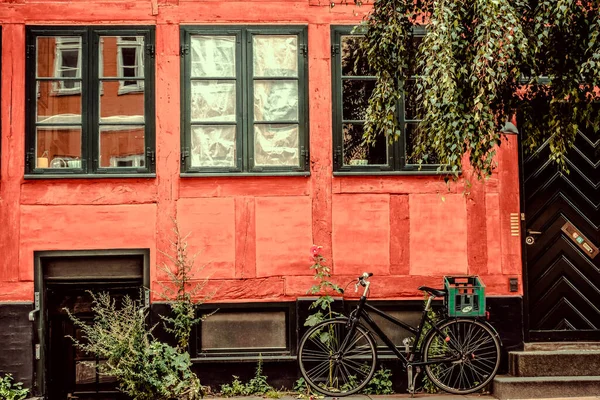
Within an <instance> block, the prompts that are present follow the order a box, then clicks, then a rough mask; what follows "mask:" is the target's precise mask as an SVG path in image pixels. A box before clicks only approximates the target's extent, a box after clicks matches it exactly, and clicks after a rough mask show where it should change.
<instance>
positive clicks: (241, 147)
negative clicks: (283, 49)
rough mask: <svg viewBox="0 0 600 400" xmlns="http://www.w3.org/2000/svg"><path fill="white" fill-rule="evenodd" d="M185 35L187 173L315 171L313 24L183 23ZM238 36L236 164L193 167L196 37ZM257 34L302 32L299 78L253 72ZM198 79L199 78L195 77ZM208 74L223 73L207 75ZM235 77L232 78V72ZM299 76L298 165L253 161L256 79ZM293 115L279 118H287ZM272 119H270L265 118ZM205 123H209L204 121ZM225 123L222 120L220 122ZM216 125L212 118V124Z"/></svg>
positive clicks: (184, 166) (183, 129) (183, 119)
mask: <svg viewBox="0 0 600 400" xmlns="http://www.w3.org/2000/svg"><path fill="white" fill-rule="evenodd" d="M180 35H181V36H180V39H181V55H182V60H181V104H182V112H181V160H180V161H181V176H182V177H186V176H187V177H194V176H269V175H272V176H278V175H284V176H288V175H290V176H309V175H310V162H309V159H310V158H309V116H308V114H309V105H308V28H307V26H306V25H202V26H198V25H193V26H192V25H190V26H182V27H181V30H180ZM195 35H203V36H224V35H227V36H235V37H236V48H235V55H236V66H235V73H236V77H235V81H236V121H235V124H231V125H235V126H236V127H237V130H236V160H235V164H236V165H235V167H193V166H192V165H191V148H192V146H191V140H192V130H191V127H192V121H191V87H192V85H191V82H192V77H191V60H192V57H191V48H190V47H191V37H192V36H195ZM254 35H296V36H297V37H298V76H297V78H293V77H289V78H279V77H269V78H265V77H258V78H255V77H254V76H253V68H254V66H253V62H252V61H253V47H252V46H253V43H252V38H253V36H254ZM194 79H196V78H194ZM203 79H207V80H215V79H223V78H219V77H212V78H211V77H206V78H203ZM230 79H231V78H230ZM260 79H269V80H271V79H274V80H282V79H284V80H287V79H290V80H291V79H297V80H298V121H297V122H292V121H290V123H297V124H298V158H299V165H298V166H254V165H253V152H254V140H253V137H254V136H253V127H254V123H255V121H254V119H253V116H254V112H253V104H254V103H253V94H254V93H253V90H254V89H253V88H254V85H253V84H252V83H253V82H254V80H260ZM285 122H287V121H277V123H281V124H284V123H285ZM264 123H266V122H264ZM203 124H204V123H203ZM217 124H219V125H221V124H222V123H221V122H219V123H217ZM207 125H210V124H207Z"/></svg>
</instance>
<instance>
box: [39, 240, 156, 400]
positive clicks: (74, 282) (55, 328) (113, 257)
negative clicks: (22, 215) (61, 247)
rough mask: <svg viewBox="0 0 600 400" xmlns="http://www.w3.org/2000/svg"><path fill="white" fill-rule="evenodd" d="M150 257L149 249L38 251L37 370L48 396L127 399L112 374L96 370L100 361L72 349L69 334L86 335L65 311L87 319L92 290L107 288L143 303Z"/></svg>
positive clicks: (118, 297)
mask: <svg viewBox="0 0 600 400" xmlns="http://www.w3.org/2000/svg"><path fill="white" fill-rule="evenodd" d="M148 255H149V253H148V251H147V250H122V251H103V252H102V251H85V252H83V251H82V252H44V253H36V264H37V265H38V270H37V276H36V290H38V291H40V292H41V293H43V295H41V296H40V298H41V311H42V315H43V318H40V320H39V322H38V332H39V335H38V339H37V340H39V342H40V352H39V357H38V360H39V361H38V362H37V366H36V370H37V371H38V373H37V375H38V383H39V387H41V388H43V389H42V392H43V394H45V397H46V399H48V400H69V399H78V400H122V399H126V397H125V396H123V395H122V394H121V393H120V392H119V391H118V389H117V388H118V383H117V382H116V380H115V379H114V378H113V377H111V376H106V375H104V374H98V373H97V370H96V366H97V365H98V363H102V362H104V360H101V359H97V358H96V357H94V356H93V355H90V354H86V353H85V352H83V351H81V350H78V349H76V348H75V346H74V345H73V340H72V339H71V337H73V338H77V339H78V340H85V339H84V338H83V335H82V333H81V329H80V328H78V327H76V326H75V325H74V324H73V322H72V321H71V319H70V318H69V316H68V314H67V311H66V310H67V309H68V310H69V311H70V312H71V313H72V314H73V315H75V316H76V317H77V318H79V319H80V320H82V321H86V322H87V321H89V322H90V323H91V322H92V321H93V318H94V313H93V312H92V296H91V294H90V292H92V293H100V292H107V293H109V294H110V295H111V297H112V298H114V299H115V301H116V302H117V304H120V302H121V299H122V298H123V297H124V296H129V297H131V298H134V299H140V301H142V302H144V304H146V305H147V304H148V300H149V299H148V296H147V294H148V292H147V291H146V290H144V287H148V282H147V280H148V273H147V271H148V258H149V257H148Z"/></svg>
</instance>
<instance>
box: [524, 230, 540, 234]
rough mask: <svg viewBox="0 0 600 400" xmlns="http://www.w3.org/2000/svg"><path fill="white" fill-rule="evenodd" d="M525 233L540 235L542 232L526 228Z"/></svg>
mask: <svg viewBox="0 0 600 400" xmlns="http://www.w3.org/2000/svg"><path fill="white" fill-rule="evenodd" d="M527 234H528V235H541V234H542V232H540V231H532V230H531V229H527Z"/></svg>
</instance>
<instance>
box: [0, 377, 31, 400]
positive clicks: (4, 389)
mask: <svg viewBox="0 0 600 400" xmlns="http://www.w3.org/2000/svg"><path fill="white" fill-rule="evenodd" d="M28 392H29V389H23V384H22V383H21V382H18V383H13V377H12V375H11V374H6V375H4V376H3V377H2V378H0V399H2V400H22V399H24V398H25V397H27V393H28Z"/></svg>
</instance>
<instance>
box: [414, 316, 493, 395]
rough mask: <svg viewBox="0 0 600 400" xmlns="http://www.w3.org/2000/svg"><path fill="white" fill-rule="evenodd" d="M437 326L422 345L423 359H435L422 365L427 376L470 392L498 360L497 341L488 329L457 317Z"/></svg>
mask: <svg viewBox="0 0 600 400" xmlns="http://www.w3.org/2000/svg"><path fill="white" fill-rule="evenodd" d="M440 330H441V333H442V335H440V334H439V333H436V334H435V335H433V336H432V337H431V338H430V339H429V340H428V341H427V343H426V344H425V347H424V357H425V360H427V361H438V360H439V363H437V364H433V365H428V366H427V367H426V371H427V374H428V375H429V376H430V378H431V380H432V381H433V382H434V383H435V384H436V385H438V386H440V387H441V388H442V389H444V390H447V391H450V392H452V393H466V392H472V391H475V390H478V389H480V388H482V387H483V386H485V385H487V383H489V381H491V379H492V378H493V376H494V375H495V373H496V371H497V369H498V365H499V363H500V347H499V343H498V340H497V339H496V337H495V336H494V335H493V333H492V332H491V331H490V329H489V328H487V327H486V326H485V325H483V324H481V323H478V322H475V321H468V320H461V321H451V322H448V323H446V324H445V325H444V326H442V328H440ZM446 337H449V338H450V340H446Z"/></svg>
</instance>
